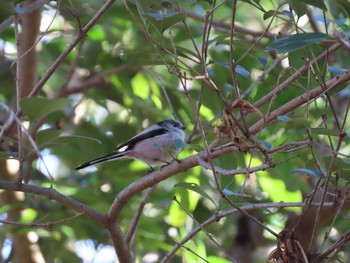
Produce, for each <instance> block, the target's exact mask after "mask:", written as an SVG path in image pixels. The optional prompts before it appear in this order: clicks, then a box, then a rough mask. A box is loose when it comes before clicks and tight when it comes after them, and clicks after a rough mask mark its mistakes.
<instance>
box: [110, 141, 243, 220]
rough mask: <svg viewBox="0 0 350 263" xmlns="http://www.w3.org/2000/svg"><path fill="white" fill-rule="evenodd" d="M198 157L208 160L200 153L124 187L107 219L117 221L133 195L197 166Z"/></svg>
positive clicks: (227, 150)
mask: <svg viewBox="0 0 350 263" xmlns="http://www.w3.org/2000/svg"><path fill="white" fill-rule="evenodd" d="M237 150H238V148H237V147H236V146H230V147H226V148H218V149H214V150H213V151H212V152H211V154H210V156H211V157H213V158H216V157H219V156H221V155H224V154H227V153H230V152H233V151H237ZM198 156H200V158H201V159H204V160H206V159H208V155H207V153H206V151H202V152H200V153H198V154H195V155H193V156H190V157H188V158H186V159H183V160H180V161H179V162H174V163H172V164H169V165H168V166H166V167H164V168H161V169H160V170H157V171H154V172H153V173H151V174H149V175H147V176H144V177H142V178H140V179H139V180H137V181H135V182H133V183H132V184H130V185H128V186H127V187H125V188H124V189H123V190H122V191H121V192H119V194H117V196H116V198H115V199H114V201H113V204H112V205H111V207H110V209H109V211H108V213H107V215H108V217H109V218H110V219H111V220H112V221H115V220H117V218H118V216H119V215H120V213H121V210H122V209H123V207H124V206H125V204H126V203H127V202H128V201H129V199H130V198H131V197H132V196H133V195H135V194H137V193H139V192H141V191H142V190H144V189H146V188H149V187H152V186H154V185H156V184H157V183H159V182H161V181H164V180H165V179H167V178H169V177H171V176H173V175H175V174H179V173H180V172H183V171H186V170H188V169H190V168H192V167H195V166H197V165H198Z"/></svg>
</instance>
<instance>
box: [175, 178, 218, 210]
mask: <svg viewBox="0 0 350 263" xmlns="http://www.w3.org/2000/svg"><path fill="white" fill-rule="evenodd" d="M174 187H182V188H185V189H187V190H191V191H194V192H196V193H197V194H200V195H201V196H202V197H204V198H207V199H208V200H210V201H211V202H212V203H213V204H214V205H215V206H216V207H217V205H216V204H215V201H214V200H213V199H212V198H211V197H210V196H209V195H208V194H207V193H206V192H204V191H203V189H202V188H201V187H200V186H199V185H198V184H195V183H186V182H180V183H177V184H175V185H174Z"/></svg>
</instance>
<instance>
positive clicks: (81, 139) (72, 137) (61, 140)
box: [51, 135, 102, 144]
mask: <svg viewBox="0 0 350 263" xmlns="http://www.w3.org/2000/svg"><path fill="white" fill-rule="evenodd" d="M87 140H89V141H95V142H97V143H99V144H102V142H101V141H100V140H98V139H95V138H91V137H87V136H80V135H69V136H60V137H57V138H56V139H55V140H53V141H52V142H51V143H53V144H65V143H73V142H86V141H87Z"/></svg>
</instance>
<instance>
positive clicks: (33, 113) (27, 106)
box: [19, 97, 69, 121]
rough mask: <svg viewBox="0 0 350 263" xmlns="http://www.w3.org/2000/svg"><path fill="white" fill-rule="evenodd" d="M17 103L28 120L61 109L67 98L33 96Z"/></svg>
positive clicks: (67, 100) (34, 119)
mask: <svg viewBox="0 0 350 263" xmlns="http://www.w3.org/2000/svg"><path fill="white" fill-rule="evenodd" d="M19 103H20V106H21V109H22V110H23V112H24V113H25V114H26V115H27V116H28V118H29V120H30V121H36V120H38V119H39V118H41V117H43V116H46V115H49V114H50V113H52V112H55V111H58V110H60V109H63V108H64V107H65V106H66V105H67V104H68V103H69V99H67V98H60V99H48V98H44V97H35V98H24V99H21V101H20V102H19Z"/></svg>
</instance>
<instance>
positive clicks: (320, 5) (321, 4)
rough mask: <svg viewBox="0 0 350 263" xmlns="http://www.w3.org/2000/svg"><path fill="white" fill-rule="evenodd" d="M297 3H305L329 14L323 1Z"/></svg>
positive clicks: (300, 0) (308, 0) (309, 0)
mask: <svg viewBox="0 0 350 263" xmlns="http://www.w3.org/2000/svg"><path fill="white" fill-rule="evenodd" d="M295 2H303V3H305V4H307V5H312V6H314V7H317V8H319V9H321V10H322V11H325V12H327V6H326V5H325V4H324V1H323V0H295Z"/></svg>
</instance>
